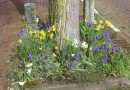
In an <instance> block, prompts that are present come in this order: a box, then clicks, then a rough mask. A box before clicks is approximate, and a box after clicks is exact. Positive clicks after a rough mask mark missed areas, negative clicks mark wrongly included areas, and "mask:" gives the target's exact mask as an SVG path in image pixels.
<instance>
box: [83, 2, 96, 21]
mask: <svg viewBox="0 0 130 90" xmlns="http://www.w3.org/2000/svg"><path fill="white" fill-rule="evenodd" d="M94 4H95V0H85V2H84V5H85V6H84V8H85V19H86V21H87V23H89V22H92V21H93V20H94V19H95V17H94Z"/></svg>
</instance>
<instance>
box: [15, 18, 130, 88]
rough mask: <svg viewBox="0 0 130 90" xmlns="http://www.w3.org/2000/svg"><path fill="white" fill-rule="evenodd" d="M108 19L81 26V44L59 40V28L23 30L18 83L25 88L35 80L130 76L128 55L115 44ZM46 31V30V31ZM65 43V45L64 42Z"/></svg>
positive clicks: (80, 79) (20, 42)
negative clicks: (110, 36)
mask: <svg viewBox="0 0 130 90" xmlns="http://www.w3.org/2000/svg"><path fill="white" fill-rule="evenodd" d="M109 25H110V22H109V21H108V20H101V19H96V20H94V21H93V22H92V23H91V22H90V23H88V25H86V22H85V21H82V22H81V24H80V35H81V40H80V42H81V43H80V44H79V43H78V41H77V40H74V41H73V42H72V41H71V40H70V39H69V38H68V37H60V33H61V32H62V31H60V30H57V29H56V26H54V25H53V26H50V27H49V28H44V27H43V25H41V24H40V25H39V26H40V28H39V29H38V30H30V29H29V30H26V29H24V30H22V31H20V32H19V34H18V42H17V46H16V49H17V58H18V60H19V61H18V62H19V63H18V67H17V68H16V70H15V72H14V75H15V81H16V83H17V84H19V86H20V87H21V88H22V87H23V86H25V85H28V84H32V83H34V82H36V81H42V82H43V83H45V82H47V83H49V82H50V83H58V82H66V83H68V82H76V83H77V82H93V81H99V80H101V79H103V78H105V77H119V76H128V75H129V69H130V68H129V65H130V62H129V58H128V57H127V56H128V53H127V52H126V51H125V50H123V49H121V48H119V47H118V45H115V44H113V43H112V41H111V39H110V38H109V32H110V31H109V30H107V27H108V26H109ZM43 28H44V29H43ZM61 41H62V43H61Z"/></svg>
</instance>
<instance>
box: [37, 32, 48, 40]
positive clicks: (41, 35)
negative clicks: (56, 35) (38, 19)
mask: <svg viewBox="0 0 130 90" xmlns="http://www.w3.org/2000/svg"><path fill="white" fill-rule="evenodd" d="M39 38H40V40H42V39H45V38H46V32H44V31H40V36H39Z"/></svg>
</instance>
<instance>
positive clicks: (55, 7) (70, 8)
mask: <svg viewBox="0 0 130 90" xmlns="http://www.w3.org/2000/svg"><path fill="white" fill-rule="evenodd" d="M79 4H80V1H79V0H49V23H50V25H54V24H55V25H57V29H58V30H61V32H62V33H61V36H67V37H69V38H70V39H71V40H74V39H76V40H78V41H79Z"/></svg>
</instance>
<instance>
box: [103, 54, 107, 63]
mask: <svg viewBox="0 0 130 90" xmlns="http://www.w3.org/2000/svg"><path fill="white" fill-rule="evenodd" d="M102 61H103V62H104V63H105V64H107V63H108V56H103V57H102Z"/></svg>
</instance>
